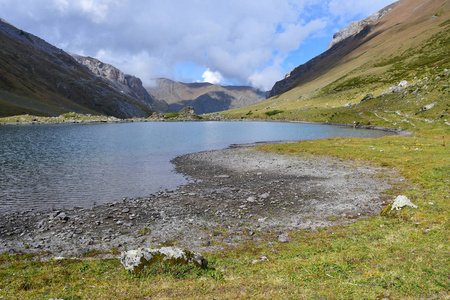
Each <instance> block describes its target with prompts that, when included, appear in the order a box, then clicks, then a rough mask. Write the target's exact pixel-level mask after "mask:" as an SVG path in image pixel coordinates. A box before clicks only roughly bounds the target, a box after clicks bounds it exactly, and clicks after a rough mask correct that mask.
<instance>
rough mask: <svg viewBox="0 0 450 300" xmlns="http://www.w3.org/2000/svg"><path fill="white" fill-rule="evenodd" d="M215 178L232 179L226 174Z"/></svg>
mask: <svg viewBox="0 0 450 300" xmlns="http://www.w3.org/2000/svg"><path fill="white" fill-rule="evenodd" d="M214 178H230V175H225V174H222V175H216V176H214Z"/></svg>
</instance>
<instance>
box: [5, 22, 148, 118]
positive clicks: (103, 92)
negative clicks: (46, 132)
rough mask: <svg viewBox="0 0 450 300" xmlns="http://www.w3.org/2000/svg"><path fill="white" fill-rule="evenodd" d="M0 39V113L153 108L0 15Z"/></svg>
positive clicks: (141, 112)
mask: <svg viewBox="0 0 450 300" xmlns="http://www.w3.org/2000/svg"><path fill="white" fill-rule="evenodd" d="M0 40H1V43H0V116H10V115H18V114H34V115H44V116H54V115H59V114H62V113H65V112H68V111H75V112H82V113H90V114H104V115H110V116H116V117H120V118H129V117H133V116H138V117H143V116H148V115H150V114H152V113H153V111H154V107H153V106H152V104H153V103H152V102H151V101H147V100H148V99H143V98H138V97H133V96H132V95H131V94H125V93H122V92H121V91H119V90H117V89H116V88H114V87H113V86H112V85H111V84H110V82H106V81H105V80H103V79H101V78H99V77H97V76H96V75H94V74H93V73H92V72H91V71H89V70H88V69H87V68H86V67H85V66H83V65H81V64H80V63H78V62H77V61H76V60H75V59H74V58H73V57H72V56H71V55H69V54H68V53H66V52H64V51H63V50H61V49H58V48H56V47H54V46H52V45H50V44H48V43H47V42H45V41H44V40H42V39H40V38H39V37H36V36H34V35H32V34H29V33H27V32H24V31H22V30H20V29H17V28H16V27H14V26H13V25H11V24H9V23H7V22H6V21H4V20H2V19H0ZM135 93H136V92H135Z"/></svg>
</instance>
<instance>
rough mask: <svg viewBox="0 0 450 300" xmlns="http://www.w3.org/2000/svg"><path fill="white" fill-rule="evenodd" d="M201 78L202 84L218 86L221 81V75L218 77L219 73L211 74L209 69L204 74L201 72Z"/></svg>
mask: <svg viewBox="0 0 450 300" xmlns="http://www.w3.org/2000/svg"><path fill="white" fill-rule="evenodd" d="M202 78H203V82H209V83H212V84H219V83H220V82H221V81H222V80H223V77H222V75H220V73H219V72H217V71H215V72H213V71H211V70H210V69H209V68H208V69H206V71H205V72H203V74H202Z"/></svg>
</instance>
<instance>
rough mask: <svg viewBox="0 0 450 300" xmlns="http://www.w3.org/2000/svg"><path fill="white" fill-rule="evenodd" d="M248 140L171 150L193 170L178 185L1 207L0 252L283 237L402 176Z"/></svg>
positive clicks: (219, 244) (197, 245)
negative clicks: (135, 194) (42, 205)
mask: <svg viewBox="0 0 450 300" xmlns="http://www.w3.org/2000/svg"><path fill="white" fill-rule="evenodd" d="M252 146H254V145H241V146H234V147H231V148H229V149H224V150H217V151H207V152H200V153H193V154H188V155H184V156H181V157H177V158H175V159H174V160H173V163H174V164H175V165H176V170H177V172H181V173H183V174H185V175H186V176H188V177H189V178H190V179H191V182H190V183H188V184H186V185H183V186H180V187H179V188H178V189H177V190H175V191H161V192H159V193H158V194H156V195H150V196H149V197H146V198H138V199H123V200H122V201H118V202H115V203H110V204H106V205H99V206H94V207H92V208H74V209H69V210H54V211H47V212H35V211H25V212H20V213H13V214H4V215H1V218H0V253H3V252H7V251H9V252H11V253H14V252H17V251H24V252H42V251H50V252H51V253H50V254H48V255H49V256H52V257H53V256H67V255H72V256H80V255H83V254H89V253H95V252H96V251H107V250H111V249H117V250H125V249H128V250H129V249H134V248H137V247H159V246H161V245H177V246H180V247H186V248H188V249H190V250H194V251H219V250H222V249H224V248H226V247H228V246H233V245H237V244H239V243H240V242H241V241H243V240H253V241H254V242H255V243H259V242H261V241H262V240H267V239H269V240H270V239H273V241H274V242H276V241H277V240H278V241H286V240H288V238H287V235H286V234H284V233H285V232H287V231H289V230H295V229H300V228H304V229H315V228H318V227H326V226H333V225H338V224H345V223H349V222H354V221H355V220H356V219H358V218H360V217H365V216H370V215H374V214H377V213H379V212H380V211H381V208H382V204H383V202H384V200H383V195H381V193H382V192H383V191H385V190H387V189H389V188H390V187H391V182H393V181H395V180H398V179H399V176H398V175H397V174H394V173H393V172H392V171H390V170H387V169H382V168H374V167H369V166H365V165H360V164H357V163H349V162H346V161H339V160H338V159H333V158H326V157H322V156H321V157H319V156H308V157H294V156H286V155H276V154H273V153H266V152H263V151H260V150H256V149H255V148H254V147H252ZM0 214H1V213H0ZM277 238H278V239H277Z"/></svg>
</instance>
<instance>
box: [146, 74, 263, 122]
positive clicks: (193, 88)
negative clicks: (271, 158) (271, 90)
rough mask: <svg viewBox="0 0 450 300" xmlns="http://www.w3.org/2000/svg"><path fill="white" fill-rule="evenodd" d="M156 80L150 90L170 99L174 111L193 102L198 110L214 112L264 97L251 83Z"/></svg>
mask: <svg viewBox="0 0 450 300" xmlns="http://www.w3.org/2000/svg"><path fill="white" fill-rule="evenodd" d="M155 81H156V86H155V87H150V88H147V90H148V91H149V93H150V94H151V95H152V96H153V97H154V98H156V99H160V100H164V101H166V102H167V103H169V105H170V107H171V108H172V109H173V110H175V111H179V110H180V109H182V108H183V107H186V106H191V107H193V108H194V109H195V112H196V113H197V114H203V113H211V112H216V111H223V110H228V109H233V108H240V107H244V106H248V105H251V104H255V103H257V102H259V101H262V100H263V99H264V93H263V92H261V91H258V90H255V89H253V88H251V87H249V86H221V85H218V84H210V83H205V82H199V83H182V82H176V81H172V80H169V79H165V78H159V79H155Z"/></svg>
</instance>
